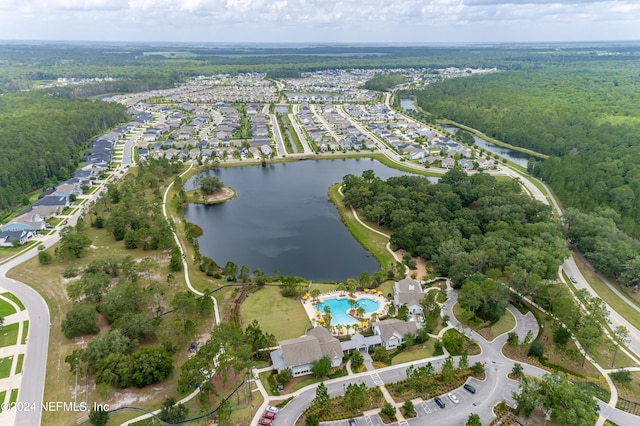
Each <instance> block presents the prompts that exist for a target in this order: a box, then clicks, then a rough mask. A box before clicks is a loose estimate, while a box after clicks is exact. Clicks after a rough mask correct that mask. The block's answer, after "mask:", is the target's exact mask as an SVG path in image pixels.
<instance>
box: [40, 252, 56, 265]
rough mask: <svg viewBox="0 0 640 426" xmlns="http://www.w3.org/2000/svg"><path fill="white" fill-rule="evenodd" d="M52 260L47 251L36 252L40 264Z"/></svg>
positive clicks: (46, 263)
mask: <svg viewBox="0 0 640 426" xmlns="http://www.w3.org/2000/svg"><path fill="white" fill-rule="evenodd" d="M52 261H53V256H51V253H49V252H48V251H41V252H38V262H40V264H41V265H48V264H50V263H51V262H52Z"/></svg>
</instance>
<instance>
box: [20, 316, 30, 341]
mask: <svg viewBox="0 0 640 426" xmlns="http://www.w3.org/2000/svg"><path fill="white" fill-rule="evenodd" d="M27 337H29V321H25V322H24V323H23V325H22V337H21V338H20V340H21V342H20V344H22V345H24V344H26V343H27Z"/></svg>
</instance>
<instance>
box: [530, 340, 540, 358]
mask: <svg viewBox="0 0 640 426" xmlns="http://www.w3.org/2000/svg"><path fill="white" fill-rule="evenodd" d="M527 355H528V356H535V357H536V358H542V355H544V343H542V342H541V341H540V340H534V341H533V342H532V343H531V346H529V351H528V352H527Z"/></svg>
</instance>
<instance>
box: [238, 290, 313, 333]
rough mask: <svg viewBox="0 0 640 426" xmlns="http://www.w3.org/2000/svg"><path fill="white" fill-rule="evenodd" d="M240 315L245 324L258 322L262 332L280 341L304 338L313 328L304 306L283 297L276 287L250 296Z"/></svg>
mask: <svg viewBox="0 0 640 426" xmlns="http://www.w3.org/2000/svg"><path fill="white" fill-rule="evenodd" d="M240 313H241V315H242V320H243V322H244V323H245V324H249V323H251V322H252V321H253V320H254V319H255V320H258V323H259V324H260V327H261V328H262V331H265V332H267V333H273V334H274V335H275V336H276V339H278V340H284V339H292V338H294V337H299V336H302V335H303V334H304V332H305V330H306V329H307V328H308V327H310V326H311V322H310V321H309V317H308V316H307V314H306V313H305V311H304V308H303V307H302V304H301V303H300V302H299V301H297V300H293V299H289V298H286V297H282V295H281V294H280V288H278V287H276V286H265V287H264V288H262V289H261V290H258V291H256V292H255V293H254V294H252V295H251V296H249V297H248V298H247V300H245V301H244V303H243V304H242V308H241V309H240Z"/></svg>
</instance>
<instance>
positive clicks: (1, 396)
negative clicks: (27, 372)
mask: <svg viewBox="0 0 640 426" xmlns="http://www.w3.org/2000/svg"><path fill="white" fill-rule="evenodd" d="M6 397H7V391H2V392H0V404H3V403H4V399H5V398H6ZM0 413H2V405H0Z"/></svg>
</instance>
